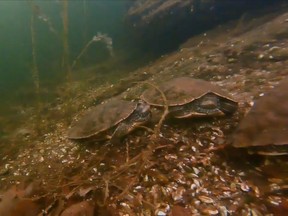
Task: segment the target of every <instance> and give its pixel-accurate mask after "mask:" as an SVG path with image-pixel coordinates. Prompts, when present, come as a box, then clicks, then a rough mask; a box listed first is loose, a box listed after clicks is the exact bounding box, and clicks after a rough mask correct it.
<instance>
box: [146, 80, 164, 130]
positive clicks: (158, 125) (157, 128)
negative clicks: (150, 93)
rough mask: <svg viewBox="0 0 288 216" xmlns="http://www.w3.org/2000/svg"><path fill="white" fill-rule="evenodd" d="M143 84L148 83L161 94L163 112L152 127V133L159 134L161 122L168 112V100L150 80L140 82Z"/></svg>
mask: <svg viewBox="0 0 288 216" xmlns="http://www.w3.org/2000/svg"><path fill="white" fill-rule="evenodd" d="M142 83H143V84H148V85H150V86H152V87H153V88H154V89H156V90H157V91H158V92H159V93H160V94H161V97H162V100H163V102H164V103H163V106H164V112H163V114H162V116H161V118H160V120H159V122H158V124H157V125H156V126H155V128H154V135H156V134H157V135H159V134H160V129H161V127H162V124H163V122H164V120H165V119H166V117H167V115H168V114H169V108H168V101H167V98H166V96H165V94H164V93H163V91H162V90H161V89H160V88H159V87H158V86H156V85H154V84H153V83H150V82H142Z"/></svg>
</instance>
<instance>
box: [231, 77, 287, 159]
mask: <svg viewBox="0 0 288 216" xmlns="http://www.w3.org/2000/svg"><path fill="white" fill-rule="evenodd" d="M233 146H234V147H255V149H256V150H257V152H258V153H260V154H266V155H267V154H269V155H279V154H288V79H285V80H284V81H282V82H281V83H280V84H279V85H278V86H277V87H275V88H274V89H273V90H271V91H270V92H268V93H267V94H265V95H264V96H262V97H261V98H260V99H259V100H257V101H256V102H255V104H254V106H253V107H252V108H251V110H250V111H249V112H248V114H247V115H246V117H245V118H244V119H243V120H242V121H241V122H240V124H239V126H238V128H237V130H236V132H235V134H234V137H233ZM263 147H266V148H263ZM280 149H281V151H280Z"/></svg>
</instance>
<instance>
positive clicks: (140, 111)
mask: <svg viewBox="0 0 288 216" xmlns="http://www.w3.org/2000/svg"><path fill="white" fill-rule="evenodd" d="M150 118H151V110H150V105H149V104H147V103H146V102H144V101H142V100H140V101H139V102H138V103H137V107H136V109H135V111H134V113H133V119H134V121H135V122H146V121H148V120H149V119H150Z"/></svg>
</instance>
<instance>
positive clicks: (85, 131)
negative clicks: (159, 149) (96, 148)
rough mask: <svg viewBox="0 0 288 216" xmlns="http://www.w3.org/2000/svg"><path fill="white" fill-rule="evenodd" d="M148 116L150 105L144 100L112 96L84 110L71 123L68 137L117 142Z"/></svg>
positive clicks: (147, 118)
mask: <svg viewBox="0 0 288 216" xmlns="http://www.w3.org/2000/svg"><path fill="white" fill-rule="evenodd" d="M150 117H151V111H150V106H149V105H148V104H147V103H145V102H144V101H141V100H140V101H138V102H132V101H126V100H122V99H120V98H113V99H111V100H109V101H107V102H105V103H102V104H99V105H97V106H95V107H93V108H91V109H89V110H87V111H85V112H84V113H83V115H82V118H80V119H79V120H78V121H74V122H73V123H72V125H71V127H70V129H69V130H68V138H69V139H71V140H94V141H101V140H107V139H110V141H111V143H118V142H119V141H120V139H121V138H122V137H123V136H125V135H127V134H128V133H130V132H131V131H132V130H134V129H135V128H136V127H137V126H140V125H142V124H144V123H146V122H147V121H148V120H149V119H150Z"/></svg>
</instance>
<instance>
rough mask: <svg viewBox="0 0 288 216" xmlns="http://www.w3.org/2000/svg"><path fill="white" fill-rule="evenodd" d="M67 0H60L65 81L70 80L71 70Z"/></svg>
mask: <svg viewBox="0 0 288 216" xmlns="http://www.w3.org/2000/svg"><path fill="white" fill-rule="evenodd" d="M68 22H69V20H68V0H62V23H63V56H62V66H63V69H64V70H65V74H66V81H70V80H71V68H70V64H69V43H68V32H69V29H68Z"/></svg>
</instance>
